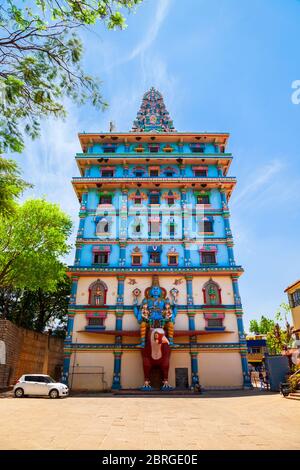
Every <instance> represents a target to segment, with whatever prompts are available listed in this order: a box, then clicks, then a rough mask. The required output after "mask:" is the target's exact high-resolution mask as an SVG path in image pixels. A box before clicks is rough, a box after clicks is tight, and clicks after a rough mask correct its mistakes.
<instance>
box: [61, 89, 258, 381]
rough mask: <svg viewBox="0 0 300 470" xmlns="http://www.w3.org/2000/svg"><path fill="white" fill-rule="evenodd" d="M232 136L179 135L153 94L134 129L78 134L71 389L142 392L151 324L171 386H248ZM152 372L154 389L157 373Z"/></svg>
mask: <svg viewBox="0 0 300 470" xmlns="http://www.w3.org/2000/svg"><path fill="white" fill-rule="evenodd" d="M228 138H229V134H228V133H208V132H179V131H176V130H175V128H174V125H173V121H172V120H171V118H170V116H169V113H168V111H167V110H166V107H165V104H164V100H163V97H162V95H161V93H159V92H158V91H157V90H155V89H154V88H151V89H150V90H149V91H148V92H147V93H145V95H144V97H143V99H142V104H141V107H140V110H139V111H138V113H137V117H136V120H135V121H134V123H133V127H132V130H131V131H130V132H110V133H106V132H103V133H99V132H96V133H90V132H86V133H82V134H79V140H80V144H81V148H82V152H81V153H78V154H77V155H76V162H77V165H78V168H79V172H80V176H78V177H75V178H73V180H72V183H73V187H74V190H75V192H76V195H77V197H78V200H79V202H80V211H79V229H78V234H77V239H76V255H75V261H74V265H73V266H70V267H69V272H68V275H69V276H70V277H71V279H72V292H71V299H70V306H69V319H68V333H67V338H66V342H65V363H64V379H65V380H66V381H68V382H69V385H70V386H71V387H72V388H74V389H75V388H77V389H89V390H100V389H102V388H106V389H131V388H132V389H134V388H139V387H141V386H143V384H144V380H145V379H146V373H145V369H143V365H144V363H143V360H144V359H143V353H144V351H145V349H144V348H145V341H146V343H147V338H148V336H147V335H148V334H149V335H150V332H151V331H152V332H153V331H154V328H156V327H158V328H160V330H158V331H163V332H164V331H165V336H166V338H167V340H168V348H169V352H170V356H169V364H168V371H167V372H166V373H167V374H168V384H169V386H171V387H177V388H181V389H182V388H191V387H194V386H195V385H196V384H199V383H200V384H201V386H202V387H203V388H205V389H214V388H217V389H218V388H219V389H222V388H224V389H227V388H242V387H244V386H248V385H249V374H248V366H247V358H246V354H247V348H246V341H245V336H244V329H243V321H242V314H243V312H242V304H241V299H240V295H239V288H238V278H239V276H240V275H241V274H242V272H243V269H242V268H241V266H239V265H237V264H236V262H235V259H234V253H233V237H232V233H231V229H230V214H229V207H228V204H229V201H230V196H231V194H232V191H233V189H234V187H235V184H236V179H235V178H234V177H232V176H228V170H229V167H230V164H231V161H232V155H231V154H230V153H227V151H226V146H227V141H228ZM164 328H165V329H164ZM147 332H148V333H147ZM162 336H163V335H161V337H162ZM157 337H159V335H157ZM149 338H150V336H149ZM153 338H154V337H153ZM155 338H156V336H155ZM157 347H158V348H159V347H160V344H158V346H157ZM157 354H158V355H159V354H161V352H159V351H158V353H157ZM157 357H158V356H157ZM164 373H165V372H164ZM149 374H150V375H149ZM148 375H149V377H147V378H148V382H149V381H150V385H151V387H152V388H160V387H161V384H162V379H163V377H162V375H161V371H160V370H159V368H157V367H153V369H152V370H151V372H149V373H148ZM148 382H147V383H148Z"/></svg>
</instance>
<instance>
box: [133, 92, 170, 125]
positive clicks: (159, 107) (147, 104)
mask: <svg viewBox="0 0 300 470" xmlns="http://www.w3.org/2000/svg"><path fill="white" fill-rule="evenodd" d="M132 132H176V130H175V129H174V126H173V121H172V120H171V118H170V115H169V113H168V111H167V109H166V107H165V103H164V100H163V97H162V94H161V93H160V92H159V91H157V90H156V89H155V88H154V87H152V88H150V90H149V91H147V92H146V93H145V94H144V96H143V100H142V104H141V107H140V110H139V111H138V113H137V117H136V120H135V121H133V126H132Z"/></svg>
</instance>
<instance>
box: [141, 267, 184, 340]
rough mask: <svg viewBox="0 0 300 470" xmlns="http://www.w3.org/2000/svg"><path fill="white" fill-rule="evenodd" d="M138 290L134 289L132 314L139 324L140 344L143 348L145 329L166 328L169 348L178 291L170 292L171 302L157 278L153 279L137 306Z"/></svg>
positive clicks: (172, 334)
mask: <svg viewBox="0 0 300 470" xmlns="http://www.w3.org/2000/svg"><path fill="white" fill-rule="evenodd" d="M139 294H140V290H139V289H135V291H134V292H133V295H134V297H135V299H134V314H135V316H136V318H137V321H138V322H139V323H140V333H141V343H140V347H142V348H143V347H145V342H146V332H147V328H148V327H150V328H164V327H165V326H166V329H167V335H168V340H169V344H170V346H172V345H173V344H174V323H175V318H176V315H177V304H176V300H177V295H178V290H177V289H175V288H173V289H171V291H170V294H171V296H172V303H171V301H170V300H169V299H168V298H166V290H165V289H162V288H161V287H160V286H159V282H158V278H157V276H155V277H153V281H152V286H151V287H150V288H148V289H146V291H145V298H144V299H143V301H142V303H141V305H138V296H139Z"/></svg>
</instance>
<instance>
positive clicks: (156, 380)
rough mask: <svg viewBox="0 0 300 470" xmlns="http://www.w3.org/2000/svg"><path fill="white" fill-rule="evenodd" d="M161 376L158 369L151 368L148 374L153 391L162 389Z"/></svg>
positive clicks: (160, 371)
mask: <svg viewBox="0 0 300 470" xmlns="http://www.w3.org/2000/svg"><path fill="white" fill-rule="evenodd" d="M162 381H163V374H162V370H161V369H160V368H159V367H153V369H152V370H151V372H150V384H151V387H152V388H153V389H154V390H160V389H161V387H162Z"/></svg>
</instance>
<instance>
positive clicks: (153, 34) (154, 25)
mask: <svg viewBox="0 0 300 470" xmlns="http://www.w3.org/2000/svg"><path fill="white" fill-rule="evenodd" d="M157 2H158V5H157V8H156V10H155V13H154V17H153V18H151V21H150V26H149V28H148V30H147V32H146V34H145V36H144V37H143V39H141V41H140V42H139V44H138V45H137V46H135V47H134V49H133V50H132V51H131V52H130V53H129V54H128V55H127V56H125V57H124V58H123V59H121V60H117V61H116V62H113V63H111V65H110V67H108V69H112V68H114V67H116V66H118V65H121V64H125V63H127V62H130V61H131V60H133V59H136V58H137V57H140V56H142V55H143V54H144V53H145V52H146V51H147V49H149V48H150V47H151V46H152V44H153V43H154V41H155V40H156V38H157V36H158V33H159V30H160V28H161V26H162V24H163V22H164V20H165V18H166V16H167V13H168V10H169V7H170V5H171V2H172V0H157Z"/></svg>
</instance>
